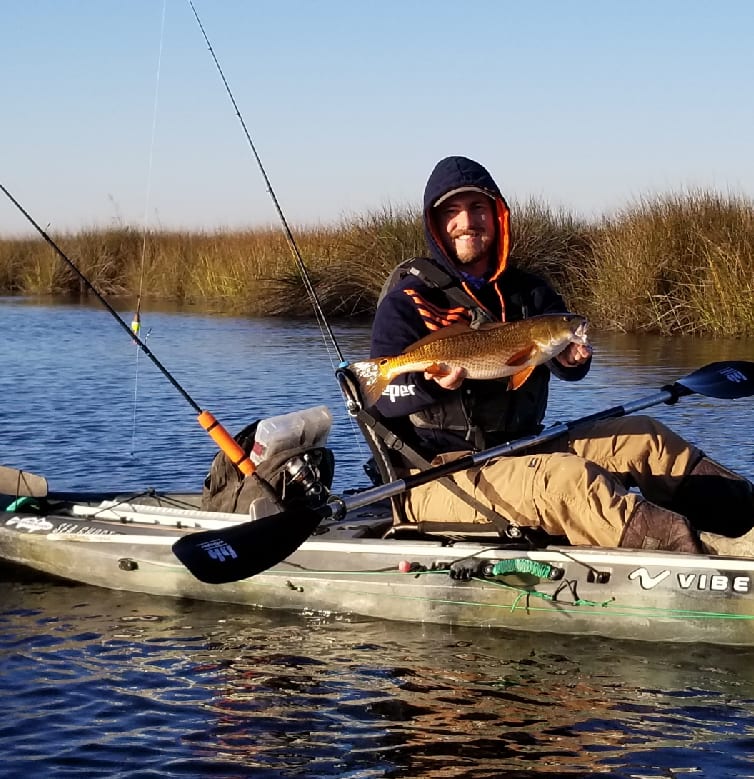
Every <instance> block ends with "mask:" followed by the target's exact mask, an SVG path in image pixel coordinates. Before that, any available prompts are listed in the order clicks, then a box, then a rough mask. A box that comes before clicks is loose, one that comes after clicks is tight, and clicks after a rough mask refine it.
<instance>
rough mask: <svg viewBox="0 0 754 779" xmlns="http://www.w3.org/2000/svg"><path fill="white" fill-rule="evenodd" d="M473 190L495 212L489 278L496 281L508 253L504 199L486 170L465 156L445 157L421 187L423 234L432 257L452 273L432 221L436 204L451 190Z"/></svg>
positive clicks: (507, 215) (508, 238)
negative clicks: (492, 205) (494, 263)
mask: <svg viewBox="0 0 754 779" xmlns="http://www.w3.org/2000/svg"><path fill="white" fill-rule="evenodd" d="M464 189H475V190H480V191H482V192H484V193H485V194H486V195H488V196H489V197H491V198H492V199H493V200H494V201H495V204H496V211H497V268H496V269H495V270H494V272H493V275H492V279H495V278H497V277H498V276H499V275H500V274H501V273H502V272H503V270H505V266H506V264H507V262H508V254H509V251H510V211H509V209H508V204H507V203H506V202H505V198H504V197H503V195H502V193H501V192H500V189H499V187H498V186H497V184H496V183H495V180H494V179H493V178H492V176H491V175H490V174H489V172H488V171H487V169H486V168H485V167H484V166H483V165H480V164H479V163H478V162H475V161H474V160H470V159H469V158H468V157H445V159H443V160H440V162H438V163H437V165H435V168H434V170H433V171H432V173H431V174H430V176H429V179H428V180H427V185H426V187H425V188H424V235H425V237H426V239H427V245H428V246H429V250H430V253H431V254H432V256H433V257H434V258H435V259H436V260H438V261H439V262H441V263H442V264H443V265H444V266H445V267H447V268H449V269H451V270H453V271H454V272H455V265H454V263H453V262H452V260H451V259H450V257H448V255H447V253H446V252H445V249H444V248H443V246H442V242H441V241H440V239H439V236H438V233H437V229H436V226H435V224H434V222H433V218H432V209H433V207H434V205H435V204H436V203H437V201H438V200H439V199H440V198H441V197H443V195H448V194H449V193H450V192H453V191H454V190H462V191H463V190H464Z"/></svg>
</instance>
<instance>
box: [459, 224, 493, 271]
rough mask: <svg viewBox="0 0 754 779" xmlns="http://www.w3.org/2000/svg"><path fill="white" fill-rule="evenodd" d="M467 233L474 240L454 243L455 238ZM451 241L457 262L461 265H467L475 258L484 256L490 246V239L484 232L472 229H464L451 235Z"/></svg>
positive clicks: (475, 259) (474, 260)
mask: <svg viewBox="0 0 754 779" xmlns="http://www.w3.org/2000/svg"><path fill="white" fill-rule="evenodd" d="M464 235H468V236H471V237H472V238H473V239H474V240H472V241H461V242H460V244H458V243H456V239H458V238H460V237H462V236H464ZM451 238H452V242H453V253H454V254H455V256H456V259H457V260H458V262H460V263H462V264H463V265H469V264H472V263H474V262H476V261H477V260H480V259H482V258H483V257H486V256H487V254H488V253H489V251H490V247H491V246H492V239H491V238H489V237H487V236H486V235H485V234H484V233H479V232H476V231H474V230H464V231H463V232H459V233H457V234H455V235H452V236H451Z"/></svg>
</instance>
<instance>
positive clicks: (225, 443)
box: [0, 183, 256, 476]
mask: <svg viewBox="0 0 754 779" xmlns="http://www.w3.org/2000/svg"><path fill="white" fill-rule="evenodd" d="M0 190H2V191H3V193H4V194H5V195H6V197H7V198H8V199H9V200H10V201H11V203H13V205H14V206H15V207H16V208H17V209H18V210H19V211H20V212H21V213H22V214H23V215H24V217H26V219H27V220H28V222H29V223H30V224H31V225H32V227H34V229H35V230H36V231H37V232H38V233H39V234H40V235H41V236H42V238H43V239H44V240H45V242H46V243H47V244H48V245H49V246H50V247H51V248H52V249H53V251H54V252H55V254H57V255H58V257H60V259H61V260H63V261H64V262H65V263H66V264H67V265H68V266H69V267H70V268H71V269H72V270H73V271H74V273H76V275H77V276H78V277H79V278H80V279H81V281H82V282H83V283H84V285H85V286H86V288H87V289H88V290H90V291H91V292H92V293H93V294H94V295H95V297H96V298H97V300H99V302H100V303H102V305H103V306H104V307H105V308H106V309H107V310H108V311H109V312H110V314H112V316H113V318H114V319H115V321H116V322H117V323H118V324H119V325H120V326H121V327H122V328H123V329H124V330H125V331H126V333H128V336H129V338H132V339H133V340H134V341H135V342H136V344H137V346H138V347H139V348H140V349H141V350H142V351H143V352H144V354H145V355H146V356H147V357H148V358H149V359H150V360H151V361H152V362H153V363H154V364H155V366H156V367H157V368H158V369H159V370H160V371H161V373H162V375H163V376H165V378H166V379H167V380H168V381H169V382H170V383H171V384H172V385H173V386H174V387H175V388H176V389H177V390H178V392H180V394H181V395H182V396H183V398H184V400H186V401H187V402H188V404H189V405H190V406H191V407H192V408H193V409H194V411H196V413H197V415H198V416H197V421H198V422H199V424H200V425H201V426H202V427H203V428H204V430H205V431H206V432H207V434H208V435H209V436H210V438H211V439H212V440H213V441H214V442H215V443H216V444H217V445H218V446H219V447H220V449H221V450H222V451H223V452H224V453H225V454H226V455H227V456H228V457H229V458H230V460H231V462H232V463H233V464H234V465H235V466H236V467H237V468H238V470H240V471H241V473H243V474H245V475H246V476H249V475H251V474H252V473H254V471H255V470H256V468H255V466H254V463H252V461H251V460H250V459H249V457H248V455H247V454H246V452H244V450H243V449H242V448H241V447H240V446H239V444H238V443H237V442H236V441H235V440H234V438H233V436H231V434H230V433H229V432H228V431H227V430H226V429H225V428H224V427H223V426H222V425H221V424H220V423H219V422H218V421H217V419H216V418H215V417H214V415H213V414H212V413H211V412H210V411H206V410H203V409H202V408H201V406H199V404H198V403H197V402H196V401H195V400H194V399H193V398H192V397H191V395H189V394H188V392H186V390H185V389H184V388H183V387H182V386H181V385H180V384H179V383H178V381H177V380H176V379H175V377H174V376H173V375H172V374H171V373H170V371H169V370H168V369H167V368H166V367H165V366H164V365H163V364H162V363H161V362H160V361H159V360H158V359H157V357H156V356H155V354H154V353H153V352H152V350H151V349H150V348H149V347H148V346H147V345H146V344H145V343H144V341H142V340H141V338H139V335H138V333H137V332H135V329H132V328H131V327H129V326H128V325H127V324H126V323H125V322H124V321H123V319H121V317H120V316H119V315H118V312H117V311H116V310H115V309H114V308H113V307H112V306H111V305H110V304H109V303H108V302H107V300H106V299H105V297H104V296H103V295H102V294H101V293H100V292H99V290H98V289H97V288H96V287H95V286H94V285H93V284H92V282H91V281H89V279H88V278H87V277H86V276H85V275H84V274H83V273H82V272H81V270H80V269H79V268H78V266H77V265H76V264H75V263H74V262H73V260H71V259H70V258H69V257H68V256H67V255H66V254H65V252H63V250H62V249H61V248H60V247H59V246H58V245H57V244H56V243H55V241H53V239H52V238H50V236H49V235H48V234H47V233H46V232H45V231H44V230H43V229H42V227H41V226H40V225H39V224H38V223H37V222H36V221H35V220H34V218H33V217H32V216H31V214H29V212H28V211H27V210H26V209H25V208H24V207H23V206H22V205H21V204H20V203H19V202H18V200H16V198H15V197H13V195H12V194H11V193H10V192H9V191H8V190H7V189H6V188H5V187H4V186H3V184H2V183H0Z"/></svg>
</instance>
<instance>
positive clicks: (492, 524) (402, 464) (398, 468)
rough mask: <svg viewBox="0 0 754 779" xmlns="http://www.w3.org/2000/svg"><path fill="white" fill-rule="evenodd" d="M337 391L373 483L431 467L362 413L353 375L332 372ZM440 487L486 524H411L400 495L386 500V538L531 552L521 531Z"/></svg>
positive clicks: (457, 490) (448, 482) (372, 412)
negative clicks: (462, 541) (362, 445)
mask: <svg viewBox="0 0 754 779" xmlns="http://www.w3.org/2000/svg"><path fill="white" fill-rule="evenodd" d="M336 375H337V377H338V381H339V382H340V385H341V389H342V391H343V393H344V395H345V396H346V398H347V401H348V404H349V410H350V412H351V414H352V416H353V417H354V418H355V420H356V422H357V424H358V425H359V429H360V430H361V433H362V435H363V436H364V440H365V441H366V443H367V445H368V446H369V449H370V452H371V453H372V460H371V461H370V462H371V472H370V468H369V467H367V468H366V470H367V473H369V474H370V477H371V478H372V480H373V481H374V482H375V483H376V484H379V483H382V484H390V483H391V482H394V481H396V480H398V479H402V478H405V477H406V476H407V475H408V474H409V473H410V470H411V469H417V470H420V471H423V470H426V469H427V468H429V467H431V464H430V463H429V462H428V461H427V460H426V459H424V457H422V455H421V454H419V453H418V452H417V451H416V450H414V449H413V448H412V447H411V446H409V445H408V444H407V443H406V441H405V440H402V439H401V438H400V437H399V436H398V435H397V434H396V433H395V432H394V431H393V430H391V429H390V428H389V427H388V425H387V423H386V421H385V420H384V419H383V418H382V417H381V415H380V414H379V412H378V411H377V410H376V409H374V408H370V409H368V410H366V409H364V407H363V405H362V400H361V395H360V393H359V385H358V382H357V381H356V379H355V378H354V377H353V375H352V374H351V373H350V372H349V371H348V370H347V369H346V368H339V369H338V371H337V372H336ZM442 483H443V484H444V485H445V486H446V487H447V488H448V489H449V490H451V491H452V492H453V493H454V494H455V495H456V496H458V497H461V498H462V499H463V500H464V501H466V502H468V503H469V504H471V505H472V506H474V508H475V509H476V510H477V512H478V513H481V514H483V515H484V516H486V517H487V521H486V522H412V521H408V519H407V517H406V512H405V510H404V495H405V493H402V494H401V495H398V496H396V497H393V498H391V499H390V501H391V508H392V513H393V522H394V528H392V529H391V530H389V531H388V533H387V534H386V536H387V537H391V536H393V537H395V536H397V535H401V536H402V537H406V536H407V535H412V534H414V535H416V534H417V533H418V534H420V535H429V536H433V537H437V536H441V537H445V538H466V539H485V540H494V541H497V542H500V541H501V539H502V540H503V541H504V542H506V543H511V544H513V545H515V546H518V545H521V544H524V545H525V546H527V547H529V548H531V546H532V543H531V542H530V541H529V540H528V531H527V533H526V534H524V533H523V531H522V530H521V529H519V528H518V527H517V526H515V525H513V524H512V523H511V522H510V521H509V520H508V519H506V518H504V517H502V516H500V515H499V514H498V513H497V512H495V511H493V510H492V509H490V508H488V507H487V506H483V505H481V504H480V503H478V501H477V500H476V499H475V498H474V497H473V496H472V495H469V494H468V493H466V492H465V491H464V490H463V489H462V488H461V487H459V486H458V485H457V484H456V483H455V482H454V481H453V480H452V479H450V478H447V477H445V478H443V479H442Z"/></svg>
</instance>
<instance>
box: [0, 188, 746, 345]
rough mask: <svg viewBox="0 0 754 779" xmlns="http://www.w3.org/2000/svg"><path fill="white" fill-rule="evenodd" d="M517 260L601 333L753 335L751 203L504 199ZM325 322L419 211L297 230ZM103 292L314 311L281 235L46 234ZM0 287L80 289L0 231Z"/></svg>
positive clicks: (44, 254)
mask: <svg viewBox="0 0 754 779" xmlns="http://www.w3.org/2000/svg"><path fill="white" fill-rule="evenodd" d="M512 224H513V246H512V262H515V263H518V264H520V265H521V266H523V267H527V268H530V269H532V270H534V271H536V272H539V273H541V274H543V275H544V276H546V277H547V278H548V279H550V281H551V282H552V283H553V284H554V285H555V287H556V288H558V289H559V290H560V291H561V293H562V294H563V295H564V296H565V297H566V299H567V300H568V303H569V305H570V307H571V309H572V310H577V311H579V312H581V313H584V314H586V315H588V316H589V317H590V318H591V319H592V320H594V321H595V324H597V325H599V326H600V327H602V328H610V329H616V330H622V331H627V332H628V331H652V332H660V333H666V334H670V333H699V334H702V333H703V334H711V335H733V336H754V305H752V296H753V293H754V204H752V202H751V201H749V200H747V199H745V198H742V197H737V196H723V195H720V194H717V193H713V192H704V191H697V192H690V193H684V194H670V195H666V196H658V197H655V198H647V199H644V200H641V201H640V202H638V203H635V204H632V205H630V206H627V207H626V208H625V209H623V210H622V211H620V212H618V213H616V214H614V215H611V216H605V217H603V218H602V219H601V220H598V221H597V222H588V221H585V220H582V219H580V218H577V217H575V216H573V215H572V214H570V213H568V212H565V211H553V210H552V209H550V208H549V207H548V206H546V205H544V204H542V203H540V202H537V201H530V202H527V203H524V204H520V205H514V206H513V215H512ZM294 234H295V236H296V242H297V244H298V247H299V249H300V251H301V254H302V255H303V258H304V261H305V263H306V267H307V270H308V275H309V277H310V279H311V281H312V283H313V285H314V287H315V289H316V292H317V296H318V298H319V300H320V302H321V304H322V307H323V309H324V311H325V312H326V314H327V315H328V316H332V317H337V316H370V315H371V314H372V312H373V310H374V305H375V303H376V300H377V297H378V294H379V290H380V287H381V286H382V282H383V280H384V279H385V277H386V276H387V275H388V273H389V272H390V270H391V269H392V268H393V267H394V266H395V265H396V264H397V263H398V262H400V261H401V260H404V259H406V258H408V257H412V256H415V255H418V254H424V253H425V251H426V249H425V245H424V235H423V230H422V226H421V219H420V215H419V213H418V211H417V210H414V209H411V208H404V209H401V210H394V209H391V208H389V207H386V208H383V209H382V210H379V211H375V212H370V213H368V214H366V215H363V216H357V217H353V218H351V219H348V220H344V221H343V222H341V223H340V224H338V225H333V226H329V227H318V228H303V229H300V230H294ZM53 238H54V239H55V241H56V242H57V243H58V244H59V245H60V247H61V248H62V249H63V251H64V252H65V253H66V254H67V255H68V256H69V257H70V258H71V260H72V261H73V262H74V263H75V264H76V265H77V266H78V267H79V268H80V270H81V271H82V273H83V274H84V275H85V276H86V277H87V278H88V279H89V280H90V281H91V282H92V283H93V284H94V285H95V287H96V288H97V289H98V290H99V291H101V292H102V293H103V294H104V295H106V296H108V297H117V296H132V297H133V296H136V295H138V294H142V298H143V299H144V300H149V299H150V298H152V299H156V300H171V301H177V302H202V303H203V304H205V305H210V306H212V307H214V308H216V309H222V310H224V311H228V312H231V313H244V314H249V315H283V316H288V317H298V316H301V317H308V316H311V315H312V313H313V311H312V306H311V303H310V301H309V299H308V297H307V294H306V289H305V286H304V283H303V280H302V278H301V275H300V274H299V272H298V269H297V265H296V262H295V260H294V258H293V256H292V253H291V249H290V247H289V246H288V244H287V242H286V240H285V237H284V235H283V234H282V232H281V231H280V230H278V229H274V228H262V229H255V230H245V231H218V232H196V233H187V232H170V231H150V232H148V233H147V234H146V235H144V234H143V233H142V231H140V230H138V229H136V228H131V227H123V228H118V229H106V230H82V231H80V232H77V233H72V234H63V235H54V236H53ZM0 291H1V292H3V293H6V294H25V295H81V294H85V289H83V285H82V284H81V283H80V280H79V279H78V277H77V276H76V274H75V273H74V272H73V271H72V270H71V269H70V268H68V267H67V266H66V265H65V263H63V262H62V261H61V260H60V259H59V258H58V257H57V256H56V255H55V253H54V252H53V251H52V250H51V249H50V248H49V247H48V246H47V245H46V244H45V243H44V242H43V241H42V240H41V239H36V238H18V239H0Z"/></svg>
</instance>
